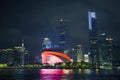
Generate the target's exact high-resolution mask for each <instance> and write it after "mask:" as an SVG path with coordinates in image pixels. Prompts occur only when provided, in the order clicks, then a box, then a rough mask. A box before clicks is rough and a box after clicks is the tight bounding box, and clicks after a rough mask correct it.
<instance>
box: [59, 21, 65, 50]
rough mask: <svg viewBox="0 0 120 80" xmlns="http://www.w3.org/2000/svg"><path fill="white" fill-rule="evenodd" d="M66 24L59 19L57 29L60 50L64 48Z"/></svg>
mask: <svg viewBox="0 0 120 80" xmlns="http://www.w3.org/2000/svg"><path fill="white" fill-rule="evenodd" d="M65 29H66V24H65V20H64V19H61V20H60V29H59V48H60V49H63V50H64V49H65V48H66V31H65Z"/></svg>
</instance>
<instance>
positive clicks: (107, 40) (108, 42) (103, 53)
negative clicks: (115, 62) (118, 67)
mask: <svg viewBox="0 0 120 80" xmlns="http://www.w3.org/2000/svg"><path fill="white" fill-rule="evenodd" d="M98 45H99V47H98V50H99V60H100V64H101V66H103V65H104V67H105V66H107V68H111V67H112V54H113V38H112V37H110V36H108V35H106V34H105V33H103V34H101V35H100V36H99V38H98Z"/></svg>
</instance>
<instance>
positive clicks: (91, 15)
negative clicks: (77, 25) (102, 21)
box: [88, 11, 99, 64]
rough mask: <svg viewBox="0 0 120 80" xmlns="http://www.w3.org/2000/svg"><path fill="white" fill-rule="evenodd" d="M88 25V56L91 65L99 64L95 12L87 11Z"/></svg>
mask: <svg viewBox="0 0 120 80" xmlns="http://www.w3.org/2000/svg"><path fill="white" fill-rule="evenodd" d="M88 23H89V43H90V53H91V54H90V56H91V60H92V63H94V64H97V63H99V53H98V49H97V23H96V14H95V12H91V11H88Z"/></svg>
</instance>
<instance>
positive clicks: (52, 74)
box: [39, 69, 72, 80]
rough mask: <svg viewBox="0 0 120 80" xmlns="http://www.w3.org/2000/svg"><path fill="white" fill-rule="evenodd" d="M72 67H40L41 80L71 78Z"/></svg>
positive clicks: (66, 79) (64, 79) (67, 79)
mask: <svg viewBox="0 0 120 80" xmlns="http://www.w3.org/2000/svg"><path fill="white" fill-rule="evenodd" d="M71 73H72V70H71V69H40V70H39V74H40V80H71V78H70V77H68V76H70V75H68V74H71Z"/></svg>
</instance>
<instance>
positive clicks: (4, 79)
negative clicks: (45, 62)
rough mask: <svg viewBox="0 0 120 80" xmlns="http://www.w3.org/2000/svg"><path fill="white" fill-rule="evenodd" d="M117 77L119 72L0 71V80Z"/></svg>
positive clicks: (81, 70)
mask: <svg viewBox="0 0 120 80" xmlns="http://www.w3.org/2000/svg"><path fill="white" fill-rule="evenodd" d="M41 71H42V72H41ZM44 71H45V72H44ZM119 76H120V72H119V73H117V72H116V71H115V72H114V71H111V70H99V69H94V70H90V69H84V70H83V69H77V70H72V69H67V70H66V69H41V70H37V69H13V70H11V69H6V70H5V69H4V70H1V69H0V80H107V79H108V80H119Z"/></svg>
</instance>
